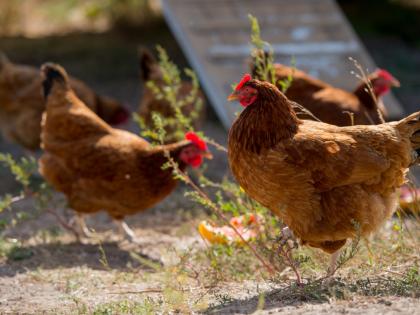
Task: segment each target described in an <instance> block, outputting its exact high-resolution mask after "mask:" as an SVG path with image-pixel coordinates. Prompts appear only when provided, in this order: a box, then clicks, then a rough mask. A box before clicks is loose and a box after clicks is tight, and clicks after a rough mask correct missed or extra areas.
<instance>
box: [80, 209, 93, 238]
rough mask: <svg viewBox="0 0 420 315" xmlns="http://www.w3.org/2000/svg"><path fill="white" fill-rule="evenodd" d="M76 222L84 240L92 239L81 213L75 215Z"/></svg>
mask: <svg viewBox="0 0 420 315" xmlns="http://www.w3.org/2000/svg"><path fill="white" fill-rule="evenodd" d="M76 221H77V224H78V226H79V229H80V231H81V232H82V235H83V236H84V237H86V238H92V237H93V236H94V234H93V233H92V232H91V231H90V230H89V228H88V227H87V225H86V221H85V215H84V214H82V213H77V215H76Z"/></svg>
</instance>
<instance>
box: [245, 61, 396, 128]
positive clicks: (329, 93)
mask: <svg viewBox="0 0 420 315" xmlns="http://www.w3.org/2000/svg"><path fill="white" fill-rule="evenodd" d="M274 69H275V76H276V80H277V82H278V81H283V80H285V79H288V78H289V77H292V78H293V80H292V82H291V85H290V86H289V88H288V89H287V90H286V93H285V94H286V96H287V97H288V98H289V99H290V100H292V101H294V102H297V103H299V104H300V105H302V106H304V107H305V108H307V109H308V110H309V111H311V112H312V113H313V114H314V115H315V116H316V117H317V118H318V119H320V120H321V121H323V122H326V123H329V124H333V125H337V126H349V125H351V124H352V120H351V118H350V116H349V113H347V112H350V113H353V114H354V124H355V125H371V124H379V123H381V122H382V120H381V117H380V116H379V113H378V109H379V111H380V112H381V114H382V115H383V116H386V109H385V106H384V105H383V102H382V99H381V97H382V96H383V95H385V94H386V93H388V92H389V90H390V89H391V87H399V86H400V83H399V81H398V80H397V79H395V78H394V77H393V76H392V75H391V74H390V73H389V72H388V71H386V70H382V69H378V70H376V71H375V72H373V73H371V74H369V75H368V79H369V81H370V82H371V84H372V88H373V91H372V92H373V94H374V95H375V98H376V100H374V99H373V97H372V96H371V94H370V93H369V92H368V91H369V89H368V84H367V83H366V82H360V83H359V85H358V86H357V87H356V89H355V90H354V91H353V92H352V93H350V92H347V91H345V90H342V89H338V88H335V87H333V86H331V85H329V84H328V83H325V82H323V81H321V80H318V79H315V78H313V77H311V76H310V75H308V74H307V73H305V72H303V71H301V70H299V69H295V68H291V67H287V66H285V65H282V64H274ZM252 72H253V75H254V77H256V78H257V77H258V76H257V75H256V74H257V70H256V67H255V66H253V67H252ZM278 87H279V88H281V86H280V85H278Z"/></svg>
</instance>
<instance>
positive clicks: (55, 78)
mask: <svg viewBox="0 0 420 315" xmlns="http://www.w3.org/2000/svg"><path fill="white" fill-rule="evenodd" d="M41 73H42V75H43V77H44V81H43V82H42V87H43V91H44V97H45V98H47V97H48V95H49V94H50V93H51V90H52V87H53V85H54V84H55V83H58V84H59V85H61V86H64V87H66V88H68V76H67V73H66V70H64V68H63V67H61V66H60V65H57V64H54V63H45V64H43V65H42V67H41Z"/></svg>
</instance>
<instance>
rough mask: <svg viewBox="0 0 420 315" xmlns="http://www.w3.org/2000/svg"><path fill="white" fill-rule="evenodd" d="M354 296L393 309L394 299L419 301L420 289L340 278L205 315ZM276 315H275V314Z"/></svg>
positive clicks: (405, 283)
mask: <svg viewBox="0 0 420 315" xmlns="http://www.w3.org/2000/svg"><path fill="white" fill-rule="evenodd" d="M350 293H353V294H354V293H356V294H358V295H360V296H366V297H377V298H381V299H379V300H378V302H379V303H383V304H385V305H387V306H388V305H391V302H389V301H388V299H389V298H390V297H409V298H419V297H420V287H419V283H418V282H416V281H413V282H412V281H411V280H410V279H408V278H401V279H400V278H391V277H388V278H385V277H375V278H365V279H359V280H356V281H352V280H348V279H340V278H336V279H335V280H334V281H332V282H331V281H330V282H325V281H324V282H322V281H313V282H311V283H308V284H306V285H304V286H302V287H299V286H297V285H296V284H292V285H288V286H286V287H284V288H281V289H274V290H270V291H268V292H262V293H260V294H259V295H255V296H252V297H250V298H247V299H225V301H224V302H222V303H221V304H220V305H217V306H213V307H210V308H208V309H207V310H206V312H205V314H239V313H240V314H254V313H255V312H256V311H258V310H265V311H267V310H268V311H269V310H272V311H273V312H276V311H280V310H282V311H288V310H289V311H292V310H293V309H294V308H297V307H299V306H301V305H305V306H306V307H307V306H308V305H309V307H311V305H319V304H323V303H329V302H331V301H332V300H345V299H348V298H349V296H350ZM273 314H274V313H273Z"/></svg>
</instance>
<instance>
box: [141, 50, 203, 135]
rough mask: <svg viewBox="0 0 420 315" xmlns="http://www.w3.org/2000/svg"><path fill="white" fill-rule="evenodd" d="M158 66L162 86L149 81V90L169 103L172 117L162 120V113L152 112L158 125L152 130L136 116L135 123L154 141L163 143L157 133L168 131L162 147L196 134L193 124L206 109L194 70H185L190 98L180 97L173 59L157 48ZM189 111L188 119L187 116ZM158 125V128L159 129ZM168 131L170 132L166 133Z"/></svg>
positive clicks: (179, 79)
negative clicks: (191, 132) (203, 109)
mask: <svg viewBox="0 0 420 315" xmlns="http://www.w3.org/2000/svg"><path fill="white" fill-rule="evenodd" d="M156 49H157V51H158V64H159V68H160V71H161V74H162V82H155V81H148V82H146V85H147V87H148V88H149V89H150V90H151V91H152V93H153V94H154V96H155V97H156V98H157V99H159V100H164V101H166V102H167V103H168V104H169V106H170V107H171V109H172V112H173V113H174V115H173V116H172V117H162V114H161V113H158V112H152V117H153V120H154V123H155V126H154V128H153V126H152V128H150V126H147V125H146V123H145V121H144V119H143V118H142V117H140V116H139V115H135V117H134V119H135V121H136V122H137V123H138V124H139V126H140V128H141V135H142V136H143V137H146V138H149V139H151V140H152V141H155V142H158V143H161V141H160V140H161V139H160V137H162V134H160V135H159V134H158V133H157V132H161V133H162V132H163V130H164V131H165V134H164V135H163V143H165V142H168V141H174V139H175V140H180V139H183V137H184V134H185V133H186V132H187V131H191V130H193V129H194V128H193V124H194V121H196V120H197V119H198V118H199V116H200V113H201V111H202V108H203V100H202V98H201V97H199V89H200V87H199V82H198V79H197V76H196V74H195V73H194V72H193V71H192V70H191V69H188V68H187V69H184V73H185V75H186V76H187V77H188V79H189V80H190V81H191V84H192V89H191V91H190V92H189V93H187V94H182V93H180V89H181V86H182V79H181V71H180V70H179V69H178V67H177V66H176V65H175V63H173V62H172V61H171V60H170V59H169V56H168V54H167V53H166V51H165V50H164V49H163V48H162V47H160V46H157V48H156ZM187 107H188V116H186V115H184V112H185V109H186V108H187ZM156 123H159V125H156ZM166 131H170V133H169V132H166Z"/></svg>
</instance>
